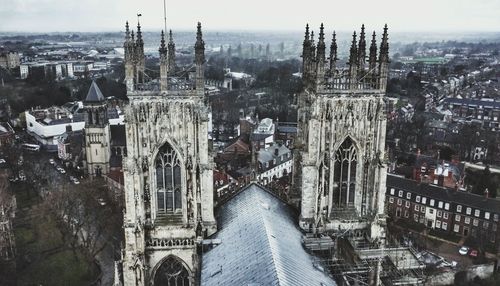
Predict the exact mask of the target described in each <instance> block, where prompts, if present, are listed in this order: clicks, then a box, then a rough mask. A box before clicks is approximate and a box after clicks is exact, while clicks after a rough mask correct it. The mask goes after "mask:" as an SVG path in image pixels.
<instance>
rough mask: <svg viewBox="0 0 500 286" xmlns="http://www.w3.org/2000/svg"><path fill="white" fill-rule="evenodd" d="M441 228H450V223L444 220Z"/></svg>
mask: <svg viewBox="0 0 500 286" xmlns="http://www.w3.org/2000/svg"><path fill="white" fill-rule="evenodd" d="M441 228H442V229H444V230H448V224H447V223H446V222H444V221H443V224H441Z"/></svg>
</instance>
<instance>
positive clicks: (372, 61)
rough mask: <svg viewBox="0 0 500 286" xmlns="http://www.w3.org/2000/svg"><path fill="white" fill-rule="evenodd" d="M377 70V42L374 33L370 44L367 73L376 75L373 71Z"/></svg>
mask: <svg viewBox="0 0 500 286" xmlns="http://www.w3.org/2000/svg"><path fill="white" fill-rule="evenodd" d="M376 68H377V40H376V34H375V31H373V34H372V42H371V45H370V56H369V57H368V69H369V71H368V72H369V73H370V74H372V75H374V74H376V72H375V69H376Z"/></svg>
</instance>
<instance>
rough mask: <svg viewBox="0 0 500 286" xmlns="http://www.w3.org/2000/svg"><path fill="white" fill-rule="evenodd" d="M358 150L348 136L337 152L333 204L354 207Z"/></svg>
mask: <svg viewBox="0 0 500 286" xmlns="http://www.w3.org/2000/svg"><path fill="white" fill-rule="evenodd" d="M356 167H357V152H356V147H355V146H354V144H353V142H352V140H351V138H349V137H348V138H347V139H346V140H345V141H344V142H343V143H342V145H340V147H339V149H338V150H337V152H335V169H334V181H335V184H336V186H337V188H336V190H334V192H333V205H334V206H337V207H352V206H353V205H354V194H355V191H356Z"/></svg>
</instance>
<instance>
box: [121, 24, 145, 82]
mask: <svg viewBox="0 0 500 286" xmlns="http://www.w3.org/2000/svg"><path fill="white" fill-rule="evenodd" d="M123 49H124V52H125V57H124V62H125V85H126V86H127V91H132V90H133V89H134V88H137V87H138V86H140V85H141V84H143V83H144V72H145V71H146V58H145V57H144V41H143V39H142V32H141V24H140V23H137V40H135V39H134V31H130V28H129V25H128V22H127V23H126V25H125V42H124V44H123Z"/></svg>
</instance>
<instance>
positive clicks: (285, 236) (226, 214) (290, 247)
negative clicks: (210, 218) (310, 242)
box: [201, 184, 336, 286]
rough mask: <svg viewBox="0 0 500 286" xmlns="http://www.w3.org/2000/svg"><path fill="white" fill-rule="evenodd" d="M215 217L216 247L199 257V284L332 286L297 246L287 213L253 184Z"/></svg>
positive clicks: (289, 212) (296, 233) (293, 225)
mask: <svg viewBox="0 0 500 286" xmlns="http://www.w3.org/2000/svg"><path fill="white" fill-rule="evenodd" d="M218 217H219V221H218V222H219V226H221V228H220V230H219V231H218V232H217V233H216V234H215V236H214V238H215V239H220V241H221V244H220V245H218V246H216V247H215V248H213V249H211V250H209V251H208V252H206V253H204V254H203V260H202V261H203V262H202V269H201V281H202V285H317V286H320V285H325V286H326V285H336V284H335V282H334V281H333V279H332V278H330V277H329V276H328V275H327V274H326V273H325V272H323V271H321V270H320V269H322V268H321V267H318V266H315V265H319V264H316V263H317V261H315V259H314V257H313V256H311V255H309V254H308V253H307V252H306V251H305V250H304V248H303V247H302V243H301V239H302V233H301V232H300V230H299V229H298V227H297V224H296V222H295V219H294V213H293V211H292V209H291V208H290V207H289V206H287V205H286V204H285V203H283V202H282V201H281V200H279V199H278V198H277V197H275V196H274V195H272V194H271V193H269V192H268V191H266V190H265V189H263V188H262V187H260V186H258V185H257V184H252V185H250V186H248V187H246V188H245V189H244V190H242V191H241V192H240V193H238V194H237V195H236V196H234V197H233V198H232V199H230V200H229V201H228V202H226V203H225V204H223V205H222V206H220V208H219V210H218Z"/></svg>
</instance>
